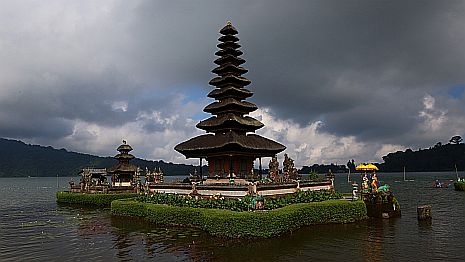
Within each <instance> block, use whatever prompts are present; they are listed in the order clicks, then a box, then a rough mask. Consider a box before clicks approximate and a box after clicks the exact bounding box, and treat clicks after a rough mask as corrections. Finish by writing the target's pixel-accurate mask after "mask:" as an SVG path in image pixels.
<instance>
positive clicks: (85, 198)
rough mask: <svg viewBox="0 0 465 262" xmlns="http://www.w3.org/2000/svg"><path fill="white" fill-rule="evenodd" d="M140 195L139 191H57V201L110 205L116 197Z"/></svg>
mask: <svg viewBox="0 0 465 262" xmlns="http://www.w3.org/2000/svg"><path fill="white" fill-rule="evenodd" d="M136 196H138V194H137V193H124V194H103V193H95V194H86V193H72V192H64V191H61V192H57V193H56V197H57V202H58V203H66V204H79V205H92V206H110V204H111V201H113V200H116V199H124V198H133V197H136Z"/></svg>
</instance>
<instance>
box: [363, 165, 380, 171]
mask: <svg viewBox="0 0 465 262" xmlns="http://www.w3.org/2000/svg"><path fill="white" fill-rule="evenodd" d="M365 167H366V170H379V168H378V167H377V166H375V165H373V164H368V165H365Z"/></svg>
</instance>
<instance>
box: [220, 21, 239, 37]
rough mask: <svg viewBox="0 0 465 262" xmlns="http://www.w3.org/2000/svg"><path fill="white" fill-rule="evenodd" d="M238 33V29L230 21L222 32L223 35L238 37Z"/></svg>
mask: <svg viewBox="0 0 465 262" xmlns="http://www.w3.org/2000/svg"><path fill="white" fill-rule="evenodd" d="M237 33H238V32H237V29H236V28H235V27H234V26H233V25H232V24H231V22H229V21H228V22H227V23H226V25H225V26H224V27H223V28H221V30H220V34H222V35H237Z"/></svg>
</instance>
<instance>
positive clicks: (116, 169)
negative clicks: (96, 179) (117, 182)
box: [107, 163, 137, 174]
mask: <svg viewBox="0 0 465 262" xmlns="http://www.w3.org/2000/svg"><path fill="white" fill-rule="evenodd" d="M135 172H137V166H135V165H131V164H128V163H118V164H117V165H115V166H113V167H110V168H107V173H110V174H120V173H135Z"/></svg>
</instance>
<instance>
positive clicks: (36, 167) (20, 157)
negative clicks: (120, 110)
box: [0, 138, 198, 177]
mask: <svg viewBox="0 0 465 262" xmlns="http://www.w3.org/2000/svg"><path fill="white" fill-rule="evenodd" d="M116 163H117V160H116V159H114V158H113V157H110V156H108V157H102V156H95V155H91V154H86V153H78V152H73V151H68V150H66V149H64V148H62V149H56V148H53V147H52V146H41V145H31V144H26V143H24V142H23V141H20V140H13V139H5V138H0V177H27V176H31V177H50V176H57V175H59V176H75V175H77V174H78V173H79V172H80V171H81V170H82V168H85V167H96V168H107V167H111V166H113V165H115V164H116ZM132 163H133V164H135V165H137V166H140V167H141V168H144V169H145V167H148V168H149V169H150V170H153V169H154V168H161V169H162V170H163V172H164V173H165V174H166V175H187V174H189V173H192V172H193V171H194V169H196V168H197V169H198V166H193V165H186V164H174V163H166V162H164V161H163V160H158V161H157V160H154V161H150V160H144V159H140V158H136V159H134V160H133V161H132Z"/></svg>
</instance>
